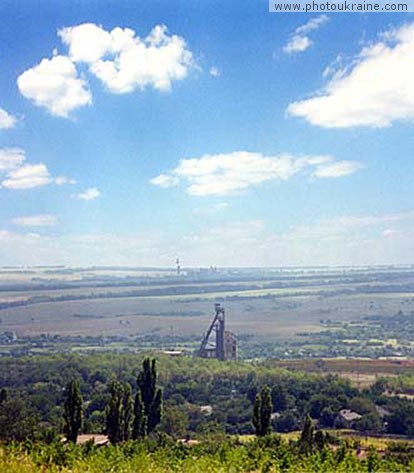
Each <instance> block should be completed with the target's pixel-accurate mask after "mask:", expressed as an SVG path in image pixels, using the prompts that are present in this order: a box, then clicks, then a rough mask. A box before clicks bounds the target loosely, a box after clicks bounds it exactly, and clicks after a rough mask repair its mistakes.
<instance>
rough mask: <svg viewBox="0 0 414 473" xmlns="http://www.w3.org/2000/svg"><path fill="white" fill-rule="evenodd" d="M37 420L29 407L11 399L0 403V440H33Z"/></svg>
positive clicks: (35, 433)
mask: <svg viewBox="0 0 414 473" xmlns="http://www.w3.org/2000/svg"><path fill="white" fill-rule="evenodd" d="M38 426H39V418H38V416H37V413H36V412H35V411H34V410H33V408H32V407H31V406H29V405H28V404H27V403H25V402H24V401H23V400H22V399H20V398H15V397H12V398H11V399H5V400H3V401H2V402H1V403H0V439H1V440H5V441H11V440H16V441H18V442H20V441H23V440H28V439H34V438H35V437H36V435H37V434H38Z"/></svg>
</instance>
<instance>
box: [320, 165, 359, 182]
mask: <svg viewBox="0 0 414 473" xmlns="http://www.w3.org/2000/svg"><path fill="white" fill-rule="evenodd" d="M360 168H361V164H360V163H358V162H357V161H337V162H333V163H327V164H322V165H320V166H317V167H316V170H315V171H314V172H313V173H312V176H313V177H317V178H320V179H324V178H330V177H342V176H347V175H348V174H353V173H354V172H356V171H358V169H360Z"/></svg>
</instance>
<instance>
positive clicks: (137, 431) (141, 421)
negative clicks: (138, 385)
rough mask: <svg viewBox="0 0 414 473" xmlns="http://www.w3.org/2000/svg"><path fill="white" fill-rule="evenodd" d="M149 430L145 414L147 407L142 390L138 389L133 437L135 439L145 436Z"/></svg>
mask: <svg viewBox="0 0 414 473" xmlns="http://www.w3.org/2000/svg"><path fill="white" fill-rule="evenodd" d="M147 430H148V419H147V416H146V415H145V407H144V403H143V402H142V397H141V391H140V390H139V389H138V391H137V394H136V396H135V403H134V424H133V428H132V438H133V439H134V440H136V439H138V438H142V437H145V436H146V435H147Z"/></svg>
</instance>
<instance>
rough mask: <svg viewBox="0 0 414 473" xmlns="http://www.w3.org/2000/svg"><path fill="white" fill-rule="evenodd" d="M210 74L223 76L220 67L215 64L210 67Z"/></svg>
mask: <svg viewBox="0 0 414 473" xmlns="http://www.w3.org/2000/svg"><path fill="white" fill-rule="evenodd" d="M210 75H211V76H213V77H220V76H221V71H220V69H219V68H218V67H216V66H213V67H211V68H210Z"/></svg>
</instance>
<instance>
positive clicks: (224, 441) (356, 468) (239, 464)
mask: <svg viewBox="0 0 414 473" xmlns="http://www.w3.org/2000/svg"><path fill="white" fill-rule="evenodd" d="M333 447H334V445H332V444H329V443H327V444H325V445H324V446H323V447H322V448H321V449H319V448H315V449H314V450H313V451H312V452H308V453H303V452H302V451H301V448H300V444H299V443H298V442H297V441H290V442H286V441H283V440H282V439H281V438H280V437H279V436H275V435H272V436H265V437H260V438H257V439H256V440H252V441H249V442H243V443H240V442H239V441H238V440H237V439H228V438H223V437H221V438H214V439H213V438H210V439H205V440H204V441H203V442H200V443H198V444H196V445H187V444H182V443H175V442H172V441H171V440H169V439H167V438H166V437H157V438H154V439H149V440H145V441H140V442H126V443H124V444H121V445H116V446H104V447H96V446H94V445H93V444H92V443H88V444H85V445H83V446H79V445H64V444H61V443H59V442H55V443H52V444H49V445H47V444H42V443H36V444H30V443H26V444H20V445H16V444H13V445H9V446H4V447H0V471H7V472H8V473H34V472H38V471H43V472H48V473H49V472H58V471H60V472H68V473H69V472H71V473H84V472H88V473H112V472H122V473H136V472H140V473H167V472H168V473H169V472H183V473H199V472H203V473H204V472H206V473H220V472H222V473H224V472H235V473H237V472H240V473H241V472H253V471H255V472H256V471H257V472H259V471H260V472H275V473H276V472H279V471H283V472H286V473H319V472H329V473H331V472H332V473H335V472H337V473H345V472H346V473H357V472H358V473H362V472H366V473H368V472H391V471H392V472H407V471H413V469H414V461H413V459H412V454H410V453H409V449H407V448H406V447H405V448H404V447H403V446H399V447H398V448H395V447H393V446H391V445H390V447H389V448H387V449H386V450H385V451H384V452H382V454H381V455H380V454H379V453H377V452H376V451H375V450H374V449H370V450H368V451H364V455H361V454H358V446H356V445H351V444H348V443H346V442H345V443H341V444H340V445H339V446H335V448H333Z"/></svg>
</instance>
